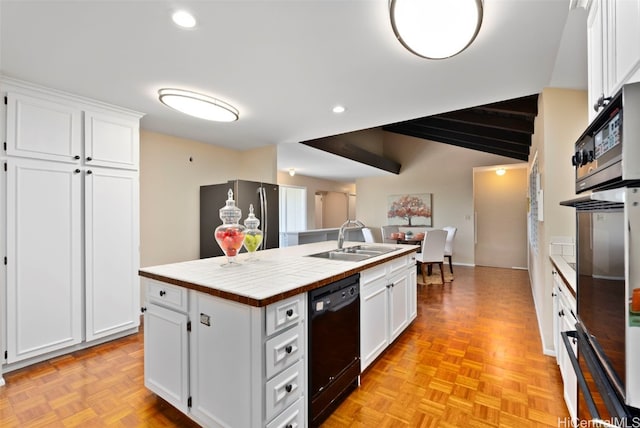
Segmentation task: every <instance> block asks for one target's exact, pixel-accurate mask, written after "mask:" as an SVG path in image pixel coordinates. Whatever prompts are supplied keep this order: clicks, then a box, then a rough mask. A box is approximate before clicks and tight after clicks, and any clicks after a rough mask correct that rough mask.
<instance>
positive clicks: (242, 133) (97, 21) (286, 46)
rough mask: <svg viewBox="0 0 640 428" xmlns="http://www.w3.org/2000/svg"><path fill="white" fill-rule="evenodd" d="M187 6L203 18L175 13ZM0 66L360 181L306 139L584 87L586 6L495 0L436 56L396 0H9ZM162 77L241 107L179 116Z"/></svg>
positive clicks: (360, 171) (222, 142) (358, 171)
mask: <svg viewBox="0 0 640 428" xmlns="http://www.w3.org/2000/svg"><path fill="white" fill-rule="evenodd" d="M178 8H183V9H186V10H189V11H190V12H192V13H193V14H194V15H195V17H196V19H197V21H198V24H197V26H196V28H194V29H191V30H184V29H180V28H177V27H176V26H175V25H174V24H173V23H172V21H171V13H172V12H173V11H174V10H176V9H178ZM0 72H2V73H3V74H5V75H7V76H11V77H16V78H19V79H23V80H27V81H31V82H34V83H38V84H41V85H45V86H49V87H52V88H56V89H59V90H64V91H68V92H71V93H76V94H80V95H83V96H86V97H90V98H95V99H98V100H101V101H105V102H109V103H113V104H116V105H120V106H123V107H127V108H129V109H132V110H137V111H140V112H143V113H145V116H144V118H143V119H142V123H141V126H142V127H143V128H144V129H148V130H152V131H156V132H161V133H165V134H169V135H175V136H179V137H183V138H188V139H192V140H196V141H202V142H205V143H211V144H215V145H218V146H223V147H229V148H233V149H238V150H244V149H251V148H256V147H260V146H265V145H271V144H278V145H279V146H278V147H279V148H278V154H279V160H278V164H279V168H281V169H288V168H290V167H295V168H296V169H297V170H298V173H300V174H304V175H309V176H315V177H322V178H329V179H336V180H352V179H353V178H354V177H356V176H369V175H379V174H383V172H381V171H378V170H375V169H374V168H370V167H364V166H362V165H359V164H355V165H354V163H349V162H347V163H343V161H341V160H339V159H338V158H336V157H335V156H332V155H326V154H324V153H322V152H320V151H318V150H315V149H311V148H308V147H304V146H302V145H300V144H298V142H300V141H305V140H311V139H316V138H322V137H326V136H331V135H336V134H341V133H346V132H351V131H357V130H361V129H367V128H373V127H377V126H382V125H385V124H390V123H394V122H398V121H403V120H408V119H413V118H417V117H422V116H428V115H432V114H437V113H442V112H447V111H452V110H457V109H461V108H467V107H473V106H477V105H481V104H486V103H490V102H496V101H503V100H507V99H511V98H516V97H520V96H525V95H531V94H535V93H539V92H541V91H542V89H543V88H545V87H549V86H553V87H563V88H575V89H586V80H587V79H586V13H585V11H584V10H583V9H576V10H571V11H570V10H569V0H485V1H484V20H483V23H482V28H481V30H480V33H479V34H478V37H477V38H476V40H475V41H474V43H473V44H472V45H471V46H470V47H469V48H468V49H467V50H466V51H464V52H462V53H461V54H459V55H457V56H455V57H453V58H450V59H447V60H437V61H434V60H427V59H423V58H419V57H417V56H415V55H412V54H411V53H409V52H408V51H407V50H405V49H404V48H403V47H402V45H401V44H400V43H399V42H398V41H397V40H396V39H395V38H394V34H393V31H392V29H391V25H390V22H389V18H388V0H343V1H337V0H334V1H329V0H295V1H294V0H288V1H275V0H255V1H248V0H230V1H214V0H208V1H207V0H200V1H180V0H166V1H164V0H137V1H133V0H131V1H127V0H121V1H95V0H85V1H82V2H80V1H57V0H45V1H33V0H31V1H20V0H0ZM163 87H176V88H183V89H188V90H193V91H197V92H203V93H206V94H209V95H211V96H213V97H216V98H220V99H222V100H224V101H226V102H228V103H230V104H232V105H234V106H235V107H236V108H238V109H239V110H240V120H238V121H237V122H232V123H216V122H207V121H203V120H199V119H195V118H191V117H188V116H185V115H182V114H180V113H178V112H175V111H173V110H171V109H169V108H167V107H165V106H164V105H162V104H161V103H159V102H158V100H157V91H158V89H160V88H163ZM336 104H342V105H345V106H346V107H347V111H346V112H345V113H343V114H342V115H336V114H334V113H332V112H331V109H332V107H333V106H334V105H336Z"/></svg>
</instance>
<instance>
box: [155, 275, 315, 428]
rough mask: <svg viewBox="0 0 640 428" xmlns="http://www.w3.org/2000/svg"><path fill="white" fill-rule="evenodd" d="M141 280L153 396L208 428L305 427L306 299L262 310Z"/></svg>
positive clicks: (298, 299)
mask: <svg viewBox="0 0 640 428" xmlns="http://www.w3.org/2000/svg"><path fill="white" fill-rule="evenodd" d="M143 281H144V284H145V287H146V291H147V305H146V311H145V327H144V331H145V385H146V386H147V387H148V388H149V389H150V390H152V391H153V392H155V393H156V394H158V395H159V396H160V397H162V398H163V399H165V400H167V401H168V402H169V403H171V404H172V405H174V406H175V407H176V408H178V409H179V410H181V411H182V412H183V413H185V414H187V415H189V416H190V417H191V418H192V419H194V420H195V421H196V422H198V423H199V424H202V425H203V426H207V427H282V428H284V427H287V426H292V427H293V426H299V427H302V426H305V423H306V422H305V406H306V401H305V396H306V393H305V391H306V379H307V368H306V360H305V358H304V355H305V349H306V347H307V343H306V334H305V332H306V325H305V314H306V294H302V295H298V296H294V297H291V298H289V299H285V300H282V301H279V302H276V303H274V304H272V305H269V306H267V307H263V308H259V307H254V306H250V305H245V304H241V303H237V302H234V301H231V300H226V299H222V298H218V297H215V296H211V295H209V294H205V293H201V292H197V291H194V290H187V289H185V288H182V287H177V286H173V285H170V284H165V283H162V282H159V281H155V280H151V279H148V278H145V279H143Z"/></svg>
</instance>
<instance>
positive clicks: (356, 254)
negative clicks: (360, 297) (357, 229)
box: [309, 245, 397, 262]
mask: <svg viewBox="0 0 640 428" xmlns="http://www.w3.org/2000/svg"><path fill="white" fill-rule="evenodd" d="M395 250H397V248H394V247H391V248H390V247H382V246H375V245H356V246H355V247H348V248H337V249H335V250H329V251H323V252H321V253H315V254H309V257H319V258H323V259H330V260H346V261H352V262H359V261H362V260H367V259H370V258H372V257H377V256H380V255H382V254H386V253H390V252H392V251H395Z"/></svg>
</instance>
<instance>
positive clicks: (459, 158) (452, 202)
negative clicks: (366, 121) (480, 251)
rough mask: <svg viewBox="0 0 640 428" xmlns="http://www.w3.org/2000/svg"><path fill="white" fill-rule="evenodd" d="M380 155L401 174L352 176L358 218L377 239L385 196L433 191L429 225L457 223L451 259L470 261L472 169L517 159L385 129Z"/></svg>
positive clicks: (440, 225)
mask: <svg viewBox="0 0 640 428" xmlns="http://www.w3.org/2000/svg"><path fill="white" fill-rule="evenodd" d="M384 134H385V135H384V149H385V152H384V156H385V157H387V158H390V159H393V160H394V161H396V162H400V163H401V164H402V169H401V171H400V174H399V175H394V176H391V177H389V176H386V177H372V178H362V179H358V180H356V187H357V194H358V197H357V202H356V205H357V213H358V219H359V220H361V221H363V222H364V224H366V225H367V226H369V227H370V228H371V229H372V230H373V232H374V237H375V238H376V240H377V241H381V236H380V226H383V225H386V224H387V215H386V213H387V197H388V196H389V195H397V194H405V193H431V194H432V195H433V198H432V209H433V226H434V227H443V226H455V227H457V228H458V232H457V234H456V241H455V246H454V257H453V261H454V263H460V264H470V265H473V264H474V254H473V253H474V244H473V168H474V167H479V166H490V165H501V164H511V163H518V162H519V161H517V160H516V159H510V158H506V157H504V156H497V155H492V154H488V153H482V152H478V151H475V150H469V149H464V148H461V147H456V146H451V145H447V144H441V143H436V142H432V141H427V140H423V139H419V138H414V137H408V136H404V135H400V134H394V133H390V132H385V133H384Z"/></svg>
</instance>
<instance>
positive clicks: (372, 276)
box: [360, 263, 387, 287]
mask: <svg viewBox="0 0 640 428" xmlns="http://www.w3.org/2000/svg"><path fill="white" fill-rule="evenodd" d="M385 276H387V263H385V264H382V265H378V266H376V267H372V268H370V269H367V270H364V271H362V272H360V286H361V287H364V286H366V285H367V284H369V283H371V282H374V281H375V280H377V279H380V278H384V277H385Z"/></svg>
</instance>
